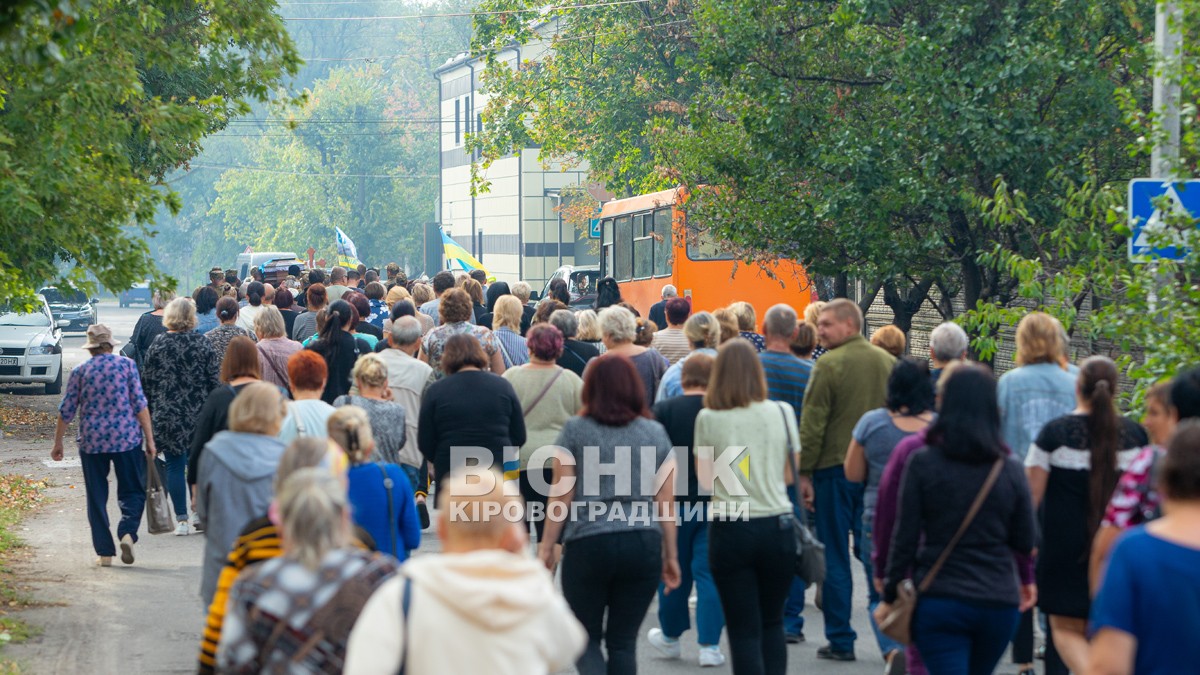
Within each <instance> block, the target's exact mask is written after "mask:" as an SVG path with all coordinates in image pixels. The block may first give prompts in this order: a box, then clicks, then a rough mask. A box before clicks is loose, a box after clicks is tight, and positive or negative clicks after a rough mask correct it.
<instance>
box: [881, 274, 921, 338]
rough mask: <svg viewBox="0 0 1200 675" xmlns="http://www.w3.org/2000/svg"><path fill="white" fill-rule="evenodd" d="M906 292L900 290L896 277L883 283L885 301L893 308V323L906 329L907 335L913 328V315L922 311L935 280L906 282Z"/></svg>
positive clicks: (901, 328)
mask: <svg viewBox="0 0 1200 675" xmlns="http://www.w3.org/2000/svg"><path fill="white" fill-rule="evenodd" d="M905 286H906V287H905V290H904V292H901V291H900V288H899V287H898V286H897V284H896V281H895V280H894V279H891V280H888V281H887V282H885V283H884V284H883V302H884V304H886V305H887V306H888V308H890V309H891V310H892V324H894V325H895V326H896V327H897V328H899V329H900V330H902V331H904V334H905V335H908V332H909V331H910V330H912V320H913V317H914V316H916V315H917V312H919V311H921V305H923V304H924V303H925V298H927V297H929V289H930V288H932V287H933V280H932V279H926V280H923V281H921V282H919V283H916V284H912V283H909V284H906V285H905Z"/></svg>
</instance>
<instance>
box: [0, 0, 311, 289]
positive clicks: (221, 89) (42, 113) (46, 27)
mask: <svg viewBox="0 0 1200 675" xmlns="http://www.w3.org/2000/svg"><path fill="white" fill-rule="evenodd" d="M24 4H25V6H24V7H22V8H20V9H18V11H17V14H16V18H15V19H14V20H13V21H12V23H10V24H8V25H7V28H6V30H5V33H4V38H3V40H2V41H0V113H2V114H0V213H3V214H4V217H3V219H0V239H2V240H3V241H4V245H3V247H0V301H9V300H15V301H17V302H21V303H23V302H28V301H29V300H30V299H31V298H32V294H33V293H34V292H35V291H36V290H37V288H38V287H39V286H40V285H41V284H43V283H46V282H59V283H64V282H65V283H68V284H71V285H77V286H82V287H85V288H89V287H91V286H92V284H91V282H90V281H89V277H93V278H95V279H96V280H98V282H99V283H100V284H102V285H103V286H106V287H108V288H110V289H123V288H126V287H128V286H129V285H130V284H132V283H133V282H135V281H138V280H141V279H143V278H145V277H146V276H150V275H155V276H158V272H157V270H156V269H155V266H154V264H153V260H152V257H151V255H150V252H149V247H148V245H147V238H148V237H149V236H151V235H152V233H153V230H152V223H153V218H154V215H155V212H156V210H157V209H158V208H159V207H165V208H167V209H169V210H172V211H173V210H178V208H179V205H180V202H179V197H178V195H177V194H176V193H175V192H174V191H173V190H171V189H170V186H169V185H166V184H165V183H164V181H163V178H164V176H165V174H166V173H167V172H168V171H170V170H172V169H173V168H175V167H177V166H179V165H181V164H183V163H185V162H187V161H188V160H189V159H191V158H192V157H194V156H195V155H196V154H197V153H198V152H199V150H200V146H199V142H200V140H201V139H202V138H203V137H204V136H205V135H207V134H209V133H211V132H213V131H215V130H217V129H219V128H221V127H223V126H224V125H225V123H226V121H227V120H228V119H229V118H231V117H233V116H235V115H238V114H241V113H243V112H245V111H246V110H248V109H249V102H251V101H254V100H265V99H266V97H267V94H268V92H269V91H270V87H271V86H272V85H273V84H274V83H275V82H278V81H279V80H280V79H281V78H282V77H283V76H284V75H286V74H287V73H290V72H293V71H294V70H295V68H296V67H297V65H298V57H297V54H296V52H295V50H294V48H293V46H292V43H291V41H290V39H289V38H288V36H287V33H286V31H285V29H284V27H283V23H282V21H281V20H280V19H279V17H278V16H277V15H276V14H275V12H274V8H275V3H274V2H270V1H269V0H236V1H235V0H210V1H207V2H203V3H196V2H191V1H183V0H158V1H156V2H153V3H150V2H141V1H136V0H94V1H93V2H90V3H74V4H72V3H62V4H61V6H56V7H54V8H48V7H47V6H44V3H40V2H28V3H24ZM62 8H67V10H70V11H63V9H62ZM72 11H77V12H78V13H77V14H73V13H71V12H72ZM160 281H162V282H166V283H169V280H166V279H162V278H160Z"/></svg>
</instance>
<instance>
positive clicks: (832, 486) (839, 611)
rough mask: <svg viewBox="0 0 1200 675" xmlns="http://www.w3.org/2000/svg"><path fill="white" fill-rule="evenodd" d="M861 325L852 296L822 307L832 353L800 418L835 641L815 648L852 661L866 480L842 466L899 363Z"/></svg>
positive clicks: (815, 376)
mask: <svg viewBox="0 0 1200 675" xmlns="http://www.w3.org/2000/svg"><path fill="white" fill-rule="evenodd" d="M862 329H863V314H862V310H861V309H859V307H858V305H857V304H856V303H854V302H852V301H850V300H847V299H845V298H839V299H837V300H833V301H831V302H830V303H828V304H827V305H825V306H824V307H823V308H822V309H821V314H820V316H819V318H818V320H817V335H818V336H819V338H820V341H821V344H822V345H824V346H825V347H826V348H827V349H828V350H829V351H828V352H826V353H825V355H824V356H822V357H821V359H820V360H819V361H817V362H816V365H815V366H814V367H813V372H812V376H811V378H810V379H809V382H808V387H807V388H806V390H805V393H804V409H803V411H802V412H801V415H800V474H801V476H800V493H801V494H802V495H803V496H804V502H805V504H806V505H807V506H808V508H809V509H814V511H815V519H816V525H817V537H818V538H819V539H820V540H821V541H822V542H824V543H825V569H826V574H825V584H824V586H822V598H823V602H822V605H821V607H822V613H823V614H824V616H825V637H826V638H827V639H828V640H829V644H827V645H825V646H824V647H821V648H820V649H818V650H817V658H820V659H830V660H834V661H853V660H854V659H855V656H854V640H855V639H856V638H857V637H858V636H857V634H855V632H854V629H853V628H851V626H850V611H851V597H852V595H853V592H854V582H853V578H852V577H851V573H850V564H851V563H850V547H849V545H848V536H849V535H850V534H851V533H853V536H854V539H855V541H856V542H857V541H858V540H859V539H860V538H861V537H862V513H863V484H862V483H851V482H850V481H848V480H846V473H845V471H844V470H843V469H842V463H843V462H844V461H845V459H846V449H847V448H848V447H849V446H850V439H851V435H852V432H853V431H854V426H855V425H856V424H857V423H858V420H859V418H861V417H862V416H863V414H865V413H866V412H867V411H869V410H874V409H875V408H881V407H883V405H884V403H885V400H886V398H887V381H888V377H889V376H890V375H891V372H892V366H893V365H894V364H895V362H896V359H895V357H893V356H892V355H891V354H889V353H887V352H885V351H883V350H882V349H880V348H879V347H876V346H874V345H872V344H871V343H870V342H867V340H866V339H865V338H864V337H863V335H862ZM856 548H857V546H856ZM868 578H869V577H868Z"/></svg>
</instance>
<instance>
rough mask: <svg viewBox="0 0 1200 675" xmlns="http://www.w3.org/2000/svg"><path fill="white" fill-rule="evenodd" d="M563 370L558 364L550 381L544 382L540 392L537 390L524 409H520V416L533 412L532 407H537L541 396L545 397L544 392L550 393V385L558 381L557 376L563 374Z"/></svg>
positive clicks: (526, 415)
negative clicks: (536, 393) (544, 384)
mask: <svg viewBox="0 0 1200 675" xmlns="http://www.w3.org/2000/svg"><path fill="white" fill-rule="evenodd" d="M563 370H564V369H563V368H562V367H561V366H559V368H558V370H557V371H556V372H555V373H554V377H551V378H550V381H549V382H547V383H546V386H544V387H542V390H541V392H539V393H538V395H537V396H535V397H533V401H532V402H531V403H530V404H529V405H527V406H525V409H524V410H522V411H521V416H522V417H529V413H531V412H533V409H534V408H536V407H537V404H539V403H541V402H542V399H543V398H546V394H548V393H550V387H553V386H554V383H555V382H556V381H558V376H559V375H562V374H563Z"/></svg>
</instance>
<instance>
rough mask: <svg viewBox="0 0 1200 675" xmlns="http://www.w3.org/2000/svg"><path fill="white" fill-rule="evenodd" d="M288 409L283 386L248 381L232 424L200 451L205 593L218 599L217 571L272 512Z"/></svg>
mask: <svg viewBox="0 0 1200 675" xmlns="http://www.w3.org/2000/svg"><path fill="white" fill-rule="evenodd" d="M286 414H287V407H286V400H285V399H284V397H283V394H282V393H280V391H279V387H276V386H275V385H273V384H267V383H266V382H254V383H252V384H248V385H246V386H245V388H243V389H242V391H241V392H240V393H239V394H238V395H237V398H235V399H233V404H232V405H230V406H229V429H228V431H221V432H219V433H217V434H216V435H215V436H213V437H212V440H210V441H209V442H208V443H207V444H206V445H205V446H204V452H203V453H201V454H200V457H199V462H198V465H199V466H198V470H197V475H196V496H195V506H196V514H197V515H198V516H199V517H200V519H201V520H202V521H203V523H204V539H205V544H204V567H203V570H202V573H201V578H200V596H201V597H202V598H203V599H204V604H205V605H208V604H209V603H211V602H212V599H213V595H214V594H215V593H216V590H217V577H218V576H219V575H220V573H221V568H222V567H224V565H225V559H226V557H227V556H228V555H229V551H230V550H231V549H232V548H233V542H234V540H235V539H237V536H238V533H239V532H241V531H242V528H243V527H245V525H246V523H248V522H250V521H251V520H253V519H254V518H257V517H258V516H260V515H262V514H263V513H266V511H267V507H268V506H269V505H270V503H271V498H272V497H273V496H274V493H275V490H274V487H273V483H272V481H273V479H274V477H275V471H276V469H277V468H278V467H279V459H280V457H282V456H283V451H284V445H283V441H281V440H279V438H278V436H279V429H280V427H281V426H282V425H283V418H284V415H286Z"/></svg>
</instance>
